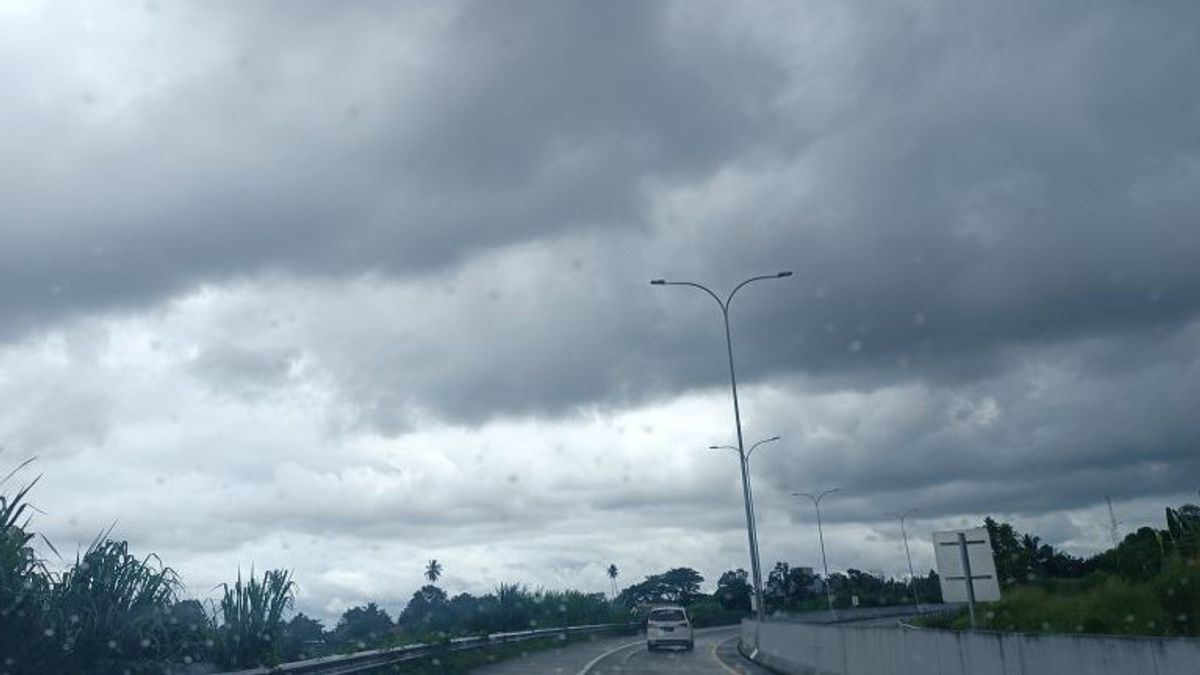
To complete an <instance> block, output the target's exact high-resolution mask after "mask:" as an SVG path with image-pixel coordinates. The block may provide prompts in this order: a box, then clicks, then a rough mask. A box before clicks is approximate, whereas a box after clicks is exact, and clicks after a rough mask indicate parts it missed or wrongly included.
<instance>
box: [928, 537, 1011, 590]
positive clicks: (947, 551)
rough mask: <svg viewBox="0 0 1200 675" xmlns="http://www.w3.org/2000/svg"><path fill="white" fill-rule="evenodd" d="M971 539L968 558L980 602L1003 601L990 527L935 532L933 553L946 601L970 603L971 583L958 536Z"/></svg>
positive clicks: (968, 540)
mask: <svg viewBox="0 0 1200 675" xmlns="http://www.w3.org/2000/svg"><path fill="white" fill-rule="evenodd" d="M960 532H961V533H962V534H964V535H966V536H965V538H966V540H967V558H968V560H969V561H970V563H971V579H972V580H973V581H974V585H975V600H976V601H977V602H995V601H997V600H999V599H1000V583H999V581H998V580H997V579H996V561H995V559H994V558H993V557H992V540H991V538H989V537H988V531H987V528H984V527H977V528H974V529H970V530H955V531H953V532H934V533H933V554H934V556H935V557H936V558H937V567H938V578H939V580H940V581H941V584H942V602H966V601H967V584H966V575H965V571H964V570H963V564H962V552H961V551H960V547H959V545H958V535H959V533H960Z"/></svg>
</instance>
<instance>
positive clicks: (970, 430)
mask: <svg viewBox="0 0 1200 675" xmlns="http://www.w3.org/2000/svg"><path fill="white" fill-rule="evenodd" d="M1197 25H1200V5H1197V4H1196V3H1193V2H1185V1H1179V2H1170V1H1164V2H1154V3H1142V2H1083V1H1079V2H1073V1H1062V2H1053V3H1048V2H1040V1H1034V0H1030V1H1026V2H1006V3H991V2H973V1H968V2H913V3H889V2H869V1H862V2H858V1H846V0H839V1H837V2H832V1H826V2H816V1H804V0H786V1H780V2H766V1H764V2H746V3H737V4H736V5H734V4H729V3H719V2H700V1H694V0H686V1H680V2H633V1H618V2H550V1H547V2H503V3H501V2H436V3H433V2H430V3H415V2H413V3H391V2H387V3H384V2H378V3H376V2H356V3H323V2H289V3H282V2H279V3H242V2H204V3H191V4H186V3H159V2H153V1H149V2H104V3H99V2H91V1H88V2H83V1H79V2H69V1H64V2H41V1H39V0H0V91H2V93H0V100H2V104H0V130H3V131H2V133H0V157H3V158H4V161H2V162H0V317H2V318H0V409H2V410H3V411H4V412H3V414H2V415H0V444H2V445H3V448H4V450H3V453H2V454H0V469H4V468H5V467H11V466H14V465H15V464H16V463H18V462H19V461H21V460H23V459H25V458H27V457H31V456H36V457H38V458H39V459H38V460H37V463H36V469H35V470H36V471H37V472H43V473H44V474H45V477H44V478H43V480H42V482H41V484H40V485H39V487H38V489H37V492H36V502H37V504H38V506H39V507H40V508H41V509H42V510H43V511H44V513H43V514H41V515H39V516H38V519H37V521H36V522H37V526H38V528H39V529H40V530H41V531H43V532H45V533H46V535H47V536H48V537H49V538H50V539H51V540H52V541H54V542H55V543H56V544H57V545H58V547H59V548H60V550H64V551H66V552H70V551H73V550H74V548H75V547H77V546H84V545H86V543H87V542H88V541H90V540H91V539H92V538H93V537H94V536H95V535H96V533H97V532H99V531H101V530H102V529H104V528H105V527H107V526H108V525H110V524H112V523H113V522H116V527H115V530H114V532H115V534H116V535H117V536H120V537H123V538H127V539H129V541H130V542H131V545H132V546H133V547H134V548H135V550H136V551H138V552H142V553H149V552H157V553H158V554H159V555H160V556H162V558H163V559H164V560H165V561H166V562H167V563H168V564H169V565H171V566H173V567H175V568H177V569H178V570H180V572H181V573H182V574H183V576H184V579H185V581H186V582H187V584H188V588H189V590H190V592H191V593H193V594H195V595H196V596H199V597H205V595H206V594H208V593H209V589H211V588H212V587H213V586H214V585H216V584H218V583H220V582H221V581H226V580H230V579H232V577H233V576H234V575H235V574H236V573H237V570H238V568H239V567H241V568H242V569H243V570H245V569H248V568H250V567H251V566H254V567H255V568H256V569H260V570H261V569H263V568H267V567H276V566H284V567H289V568H293V569H294V570H295V571H296V575H297V579H298V581H299V583H300V599H299V602H298V606H299V608H300V609H301V610H303V611H305V612H308V613H311V614H315V615H318V616H322V617H333V616H336V614H337V613H339V612H340V611H341V610H343V609H345V608H346V607H348V606H351V605H354V604H358V603H361V602H364V601H367V600H376V601H380V602H382V603H383V604H385V606H386V607H387V608H388V609H389V610H390V611H393V612H394V611H396V610H397V609H398V608H399V607H400V606H401V605H402V603H403V601H404V600H405V599H406V598H407V597H408V596H409V595H410V594H411V593H412V591H413V590H414V589H415V588H416V587H418V586H419V585H420V584H421V583H422V579H421V570H422V566H423V564H424V561H425V560H427V559H428V558H433V557H436V558H438V559H439V560H441V561H443V563H444V565H445V568H446V577H445V579H444V581H443V585H444V586H445V587H446V588H447V589H448V590H449V591H450V592H452V593H454V592H460V591H471V592H485V591H487V590H488V589H490V588H491V587H493V586H494V585H496V584H497V583H499V582H502V581H505V582H512V581H524V582H526V583H529V584H531V585H534V586H537V585H544V586H547V587H574V588H582V589H586V590H596V591H600V590H604V589H606V588H607V580H606V578H605V577H604V575H603V570H604V568H605V567H606V566H607V565H608V564H609V563H615V564H617V565H618V566H619V567H620V568H621V570H622V571H623V572H622V578H621V581H623V582H630V581H634V580H636V579H638V578H640V577H641V576H642V575H645V574H649V573H652V572H657V571H661V570H662V569H664V568H666V567H668V566H677V565H689V566H694V567H696V568H697V569H699V570H700V571H701V572H702V573H703V574H704V575H705V576H706V577H708V579H709V582H710V583H711V582H715V580H716V577H717V576H718V575H719V574H720V573H721V572H722V571H723V570H726V569H730V568H733V567H739V566H740V567H746V566H747V562H746V558H747V555H746V548H745V535H744V520H743V519H742V514H741V504H740V488H739V484H738V480H737V471H736V460H735V458H734V456H732V454H728V453H726V454H722V453H716V452H713V451H709V450H706V449H705V448H706V446H708V445H711V444H714V443H731V442H733V441H734V431H733V425H732V421H733V420H732V411H731V406H730V401H729V392H728V380H727V371H726V369H725V364H724V362H723V359H724V356H725V355H724V345H723V335H722V332H721V324H720V317H719V313H718V312H717V310H716V307H715V305H714V304H713V303H712V301H711V300H710V299H708V298H706V297H705V296H703V295H702V294H700V293H698V292H694V291H691V290H690V289H684V288H658V287H651V286H650V285H648V283H647V282H648V280H649V279H651V278H654V277H660V276H666V277H671V278H678V279H687V280H695V281H703V282H706V283H710V284H712V285H713V286H714V287H715V288H718V289H727V288H729V287H731V286H732V285H733V284H736V283H737V282H738V281H740V280H741V279H742V278H745V277H746V276H749V275H752V274H758V273H764V272H766V273H770V272H774V271H776V270H779V269H792V270H795V272H796V274H795V276H794V277H792V278H790V279H786V280H780V281H772V282H769V283H763V284H761V285H757V286H754V287H750V288H747V289H746V290H745V291H744V292H743V294H740V295H739V297H738V299H737V301H736V302H735V304H734V309H733V312H732V321H733V333H734V341H735V350H736V358H737V362H738V366H739V369H740V375H741V378H742V387H743V388H742V394H743V410H744V421H745V428H746V434H747V438H748V440H755V439H758V438H763V437H766V436H772V435H777V434H778V435H781V436H783V440H782V441H780V442H778V443H776V444H773V445H771V446H766V447H764V448H762V449H761V450H760V451H759V453H758V454H756V456H755V457H754V465H753V477H754V481H755V486H756V498H755V501H756V504H757V508H758V510H759V511H760V518H761V533H760V538H761V540H762V547H763V557H764V559H765V561H766V562H767V564H770V563H772V562H773V561H775V560H789V561H791V562H792V563H794V564H810V565H811V564H814V563H816V562H817V561H818V560H819V557H818V555H817V551H816V547H815V543H816V542H815V534H816V533H815V529H814V521H813V518H812V515H811V513H810V509H806V508H804V504H802V503H799V502H796V501H795V500H794V499H792V498H791V497H789V496H788V495H789V494H790V493H791V492H794V491H798V490H810V489H819V488H821V487H824V486H831V485H839V486H841V487H842V488H843V490H844V494H843V495H838V496H837V497H834V498H830V500H829V501H828V502H826V504H827V506H826V510H825V513H824V515H825V517H826V519H827V521H828V523H829V526H828V529H827V538H828V540H829V553H830V562H831V565H833V566H834V567H837V568H839V569H841V568H846V567H858V568H862V569H874V570H879V571H882V572H885V573H888V574H900V573H901V572H902V570H905V569H906V567H905V564H904V559H903V548H902V546H901V544H900V541H899V528H898V526H897V525H896V524H895V523H894V522H893V521H892V520H890V519H888V518H887V517H886V516H885V515H883V514H885V513H887V512H889V511H893V510H898V509H901V508H920V509H921V516H920V519H919V520H917V521H916V523H915V525H914V527H913V536H914V537H915V538H916V539H917V542H916V544H915V546H914V554H915V557H916V559H917V562H918V564H920V565H921V566H922V567H927V566H930V565H932V561H933V558H932V551H931V550H930V547H929V544H928V539H929V533H930V532H931V531H933V530H935V529H938V528H944V527H950V526H957V525H962V524H967V523H974V522H977V521H978V520H979V519H980V518H981V517H982V516H983V515H986V514H992V515H996V516H998V517H1004V518H1009V519H1011V520H1013V521H1014V522H1015V523H1016V524H1017V525H1018V527H1020V528H1022V529H1032V530H1035V531H1036V532H1038V533H1041V534H1042V535H1043V536H1044V537H1045V538H1046V539H1047V540H1049V541H1051V542H1054V543H1057V544H1060V545H1063V546H1065V547H1067V548H1068V549H1069V550H1071V551H1073V552H1076V553H1079V554H1087V553H1091V552H1094V551H1096V550H1098V549H1099V548H1101V547H1103V546H1104V545H1105V544H1106V543H1107V537H1108V534H1107V532H1108V530H1107V511H1106V510H1105V508H1104V497H1105V495H1112V496H1113V498H1114V500H1115V502H1116V505H1117V509H1118V511H1119V516H1120V517H1121V518H1122V521H1123V523H1124V527H1127V528H1129V527H1136V526H1138V525H1141V524H1145V523H1158V524H1160V525H1161V523H1160V522H1159V521H1160V520H1161V517H1162V516H1161V513H1162V507H1163V506H1165V505H1168V504H1172V503H1177V502H1179V501H1181V500H1184V499H1187V498H1188V497H1189V496H1192V497H1194V496H1195V494H1196V493H1195V490H1196V489H1197V488H1198V487H1200V453H1198V452H1197V448H1198V443H1200V423H1197V420H1196V410H1197V409H1198V406H1200V341H1198V340H1200V284H1198V283H1197V275H1196V269H1197V257H1198V256H1200V227H1198V223H1197V216H1198V215H1200V85H1198V84H1197V79H1196V77H1195V68H1196V64H1197V63H1200V40H1196V39H1195V27H1196V26H1197ZM28 477H32V473H30V474H29V475H28V476H27V478H28Z"/></svg>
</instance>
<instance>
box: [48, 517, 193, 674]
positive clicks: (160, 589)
mask: <svg viewBox="0 0 1200 675" xmlns="http://www.w3.org/2000/svg"><path fill="white" fill-rule="evenodd" d="M107 535H108V533H107V532H106V533H104V534H103V535H101V536H100V537H97V539H96V540H95V541H94V542H93V543H92V545H91V546H89V547H88V550H87V551H86V552H85V553H83V554H82V555H81V556H77V557H76V560H75V564H74V565H72V566H71V567H70V568H69V569H68V570H67V571H66V572H64V573H63V574H62V575H60V576H59V577H58V579H57V580H56V581H55V583H53V584H52V586H51V592H50V599H49V603H48V606H47V608H46V609H47V611H46V622H47V623H48V624H49V630H50V631H53V633H52V637H53V639H54V640H55V641H57V643H58V647H59V648H60V649H61V650H62V651H63V654H64V660H65V662H66V663H65V665H67V666H68V667H71V668H74V669H78V671H79V672H96V673H104V672H113V673H126V672H132V673H139V672H147V673H148V672H159V670H160V669H161V668H160V664H161V662H164V661H168V660H171V659H172V657H174V656H176V655H175V654H174V649H173V645H172V642H171V639H170V635H171V624H170V612H171V607H172V605H174V604H175V602H176V600H177V596H178V592H179V589H180V584H179V579H178V577H177V576H176V574H175V572H174V571H173V570H172V569H171V568H169V567H165V566H164V565H163V564H162V562H161V561H160V560H159V559H158V557H157V556H154V555H149V556H146V557H145V558H140V559H139V558H137V557H135V556H133V555H131V554H130V553H129V545H128V544H127V543H126V542H124V541H113V540H111V539H109V538H108V536H107Z"/></svg>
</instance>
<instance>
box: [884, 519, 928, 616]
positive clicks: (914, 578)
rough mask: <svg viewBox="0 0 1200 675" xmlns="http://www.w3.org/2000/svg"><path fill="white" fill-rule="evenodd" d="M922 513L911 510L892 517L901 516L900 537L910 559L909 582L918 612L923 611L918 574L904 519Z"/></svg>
mask: <svg viewBox="0 0 1200 675" xmlns="http://www.w3.org/2000/svg"><path fill="white" fill-rule="evenodd" d="M918 511H920V509H909V510H907V511H903V512H901V513H892V514H890V515H891V516H893V517H895V516H899V518H900V536H901V537H903V538H904V557H906V558H908V582H909V584H911V585H912V593H913V604H914V605H915V606H916V608H917V611H918V612H919V611H921V596H920V595H919V594H918V593H917V574H916V572H914V571H913V565H912V554H911V553H909V551H908V530H906V529H904V519H905V518H907V517H909V516H911V515H912V514H914V513H916V512H918Z"/></svg>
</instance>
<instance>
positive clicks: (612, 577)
mask: <svg viewBox="0 0 1200 675" xmlns="http://www.w3.org/2000/svg"><path fill="white" fill-rule="evenodd" d="M618 573H619V571H618V570H617V566H616V565H615V564H610V565H609V566H608V580H609V581H611V582H612V593H613V598H614V599H615V598H616V597H617V574H618Z"/></svg>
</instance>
